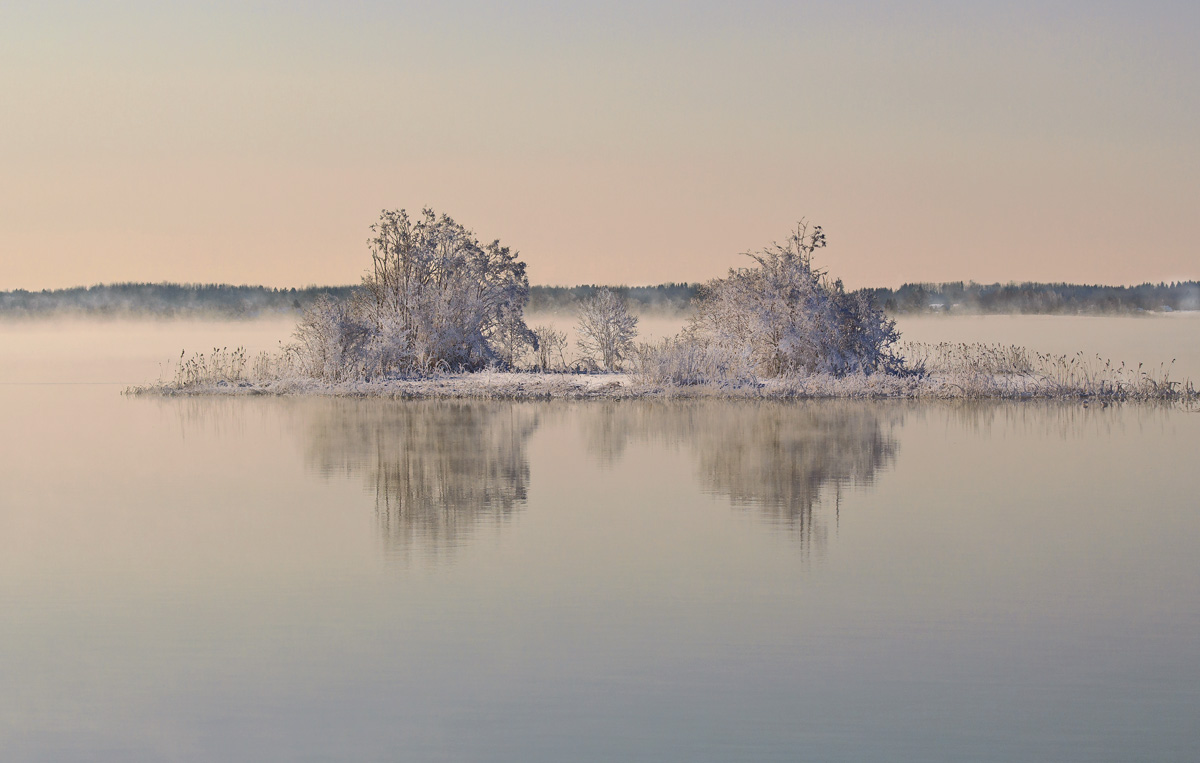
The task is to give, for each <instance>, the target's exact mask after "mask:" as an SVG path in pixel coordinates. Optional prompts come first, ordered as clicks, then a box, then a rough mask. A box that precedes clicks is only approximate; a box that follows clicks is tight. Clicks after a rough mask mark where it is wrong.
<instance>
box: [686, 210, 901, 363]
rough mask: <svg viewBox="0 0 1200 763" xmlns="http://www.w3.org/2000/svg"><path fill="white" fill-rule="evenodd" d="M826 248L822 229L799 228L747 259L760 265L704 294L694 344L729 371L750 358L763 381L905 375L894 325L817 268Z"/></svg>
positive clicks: (864, 298)
mask: <svg viewBox="0 0 1200 763" xmlns="http://www.w3.org/2000/svg"><path fill="white" fill-rule="evenodd" d="M824 246H825V234H824V233H823V232H822V231H821V228H820V226H815V227H813V228H811V229H810V228H809V227H808V225H807V224H806V223H804V222H801V223H799V224H798V225H797V226H796V230H795V232H794V233H792V235H791V236H790V237H789V238H788V239H787V240H786V241H785V242H784V243H783V244H774V245H772V246H771V247H770V248H768V249H764V250H762V251H760V252H756V253H749V254H748V255H747V256H749V257H750V258H751V259H753V260H754V261H755V263H756V266H753V267H749V268H741V269H736V270H730V271H729V275H728V276H727V277H725V278H722V279H718V280H716V281H711V282H709V283H708V284H706V285H705V286H704V287H703V288H702V289H701V292H700V295H699V297H698V298H697V300H696V308H697V312H696V316H695V317H694V318H693V321H692V324H691V326H690V327H689V332H688V335H689V336H690V341H693V342H698V343H699V344H700V345H701V346H703V347H705V348H706V349H707V351H709V352H713V353H716V354H720V355H725V356H726V357H727V358H728V359H729V362H730V363H731V364H733V363H737V362H741V361H742V360H743V359H745V361H746V362H748V363H749V365H750V367H751V368H752V369H753V371H754V372H755V373H756V374H758V375H760V376H780V375H785V374H790V373H804V374H813V373H828V374H833V375H836V376H842V375H845V374H849V373H866V374H869V373H872V372H875V371H893V372H894V371H899V370H901V368H902V366H901V362H900V360H899V359H898V358H897V357H896V356H895V355H894V354H893V353H892V351H891V348H892V345H893V344H894V343H895V342H896V340H897V339H898V338H899V334H898V333H897V332H896V328H895V322H894V321H892V320H890V319H888V318H887V317H886V316H885V315H884V313H883V311H882V310H881V309H879V308H878V307H876V306H875V305H873V304H872V303H871V301H870V298H869V297H867V296H865V295H862V294H847V293H846V291H845V289H844V288H843V287H842V282H841V281H840V280H833V281H831V280H830V279H829V277H828V276H827V275H826V273H825V272H824V271H822V270H819V269H817V268H815V267H814V266H813V263H812V256H813V252H814V251H816V250H817V249H821V248H823V247H824Z"/></svg>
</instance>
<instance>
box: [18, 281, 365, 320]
mask: <svg viewBox="0 0 1200 763" xmlns="http://www.w3.org/2000/svg"><path fill="white" fill-rule="evenodd" d="M357 288H358V287H356V286H309V287H306V288H303V289H272V288H268V287H266V286H230V285H228V284H179V283H115V284H103V285H100V286H87V287H83V286H80V287H76V288H73V289H55V290H53V291H50V290H46V291H25V290H23V289H17V290H16V291H0V316H6V317H23V316H28V317H41V316H55V315H86V316H100V317H103V316H112V317H122V316H137V317H162V318H191V317H197V318H199V317H215V318H259V317H264V316H268V315H273V314H281V315H289V314H294V313H298V312H300V310H302V309H303V308H304V307H305V306H306V305H309V304H312V303H313V302H314V301H316V299H317V297H319V296H321V295H322V294H329V295H331V296H333V297H337V298H345V297H348V296H350V294H351V293H352V292H354V291H355V289H357Z"/></svg>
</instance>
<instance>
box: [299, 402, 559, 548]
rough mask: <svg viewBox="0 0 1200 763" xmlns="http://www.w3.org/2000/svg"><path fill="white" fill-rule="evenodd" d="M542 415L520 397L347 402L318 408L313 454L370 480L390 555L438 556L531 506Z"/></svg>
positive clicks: (310, 430) (312, 423) (320, 464)
mask: <svg viewBox="0 0 1200 763" xmlns="http://www.w3.org/2000/svg"><path fill="white" fill-rule="evenodd" d="M538 420H539V415H538V412H537V409H536V406H534V405H530V404H521V403H492V404H481V403H470V402H456V401H407V402H392V401H378V400H362V401H354V400H351V401H338V402H336V403H335V404H332V405H328V406H322V407H320V408H317V409H316V410H314V411H313V412H312V415H311V417H310V419H309V421H308V422H307V425H306V427H305V429H306V434H307V460H308V463H309V465H310V466H311V467H313V468H315V469H317V470H319V471H321V472H322V473H325V474H329V473H333V472H343V473H346V474H350V475H360V476H361V477H362V478H363V479H364V481H365V484H366V486H367V488H368V489H369V490H373V491H374V493H375V514H376V519H377V522H378V525H379V532H380V535H381V536H382V538H383V540H384V543H385V545H386V547H387V549H388V551H389V552H390V553H392V554H394V555H400V556H403V555H406V554H408V553H409V552H410V551H411V550H413V549H414V547H419V550H420V551H422V552H425V553H430V554H432V555H435V556H436V555H440V554H443V553H445V552H446V551H449V550H451V549H454V548H456V547H458V546H460V545H461V544H462V543H464V542H465V541H466V540H467V539H469V538H470V537H471V535H472V534H473V532H474V530H475V529H476V527H477V526H479V525H480V524H483V523H496V524H501V523H503V522H505V521H506V520H507V519H509V518H510V517H511V516H512V514H513V513H514V512H516V511H518V510H520V509H521V508H522V507H523V506H524V504H525V500H526V494H527V492H528V489H529V459H528V456H527V454H526V442H527V440H528V439H529V436H530V435H531V434H532V433H533V432H534V430H536V429H537V427H538Z"/></svg>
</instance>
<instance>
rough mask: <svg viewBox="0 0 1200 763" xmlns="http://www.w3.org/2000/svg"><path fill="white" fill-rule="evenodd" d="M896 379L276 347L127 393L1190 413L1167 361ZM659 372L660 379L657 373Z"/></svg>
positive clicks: (968, 354)
mask: <svg viewBox="0 0 1200 763" xmlns="http://www.w3.org/2000/svg"><path fill="white" fill-rule="evenodd" d="M901 355H902V357H903V358H904V367H903V371H901V372H898V373H883V372H877V373H873V374H861V373H860V374H846V375H841V376H838V375H833V374H800V373H795V374H785V375H781V376H777V377H772V378H766V379H760V378H755V377H747V376H745V375H742V374H737V375H734V374H730V375H728V376H721V377H718V378H712V377H707V378H706V377H705V375H704V374H702V373H700V371H701V369H705V368H706V367H707V363H705V362H703V359H699V358H686V359H685V360H688V361H689V362H687V363H685V364H683V365H685V366H687V372H686V373H679V367H678V366H676V365H674V364H671V368H670V369H662V368H657V367H653V366H647V365H644V364H643V365H642V366H640V367H638V368H635V370H634V371H633V372H632V373H548V372H538V371H499V370H494V369H492V370H484V371H474V372H458V373H455V372H451V371H449V370H442V371H438V372H434V373H430V374H426V375H421V376H407V377H392V378H382V379H373V380H357V381H343V382H329V381H324V380H318V379H312V378H307V377H306V376H305V375H304V374H303V373H302V366H301V365H300V364H299V363H297V362H296V360H295V359H294V357H292V356H291V355H290V353H288V352H287V351H286V350H285V351H284V352H281V353H274V354H272V353H265V352H264V353H259V354H258V355H256V356H254V357H253V358H251V357H250V356H249V355H248V353H247V352H246V351H245V350H244V349H243V348H240V347H239V348H235V349H233V350H229V349H226V348H216V349H214V350H213V351H212V352H209V353H197V354H194V355H191V356H184V355H181V356H180V358H179V360H178V362H177V363H176V364H175V367H174V371H173V373H172V374H170V375H164V378H162V379H160V380H159V381H158V382H155V383H152V384H148V385H145V386H141V387H133V388H130V389H129V390H127V392H128V393H129V394H156V395H229V394H258V395H261V394H268V395H325V396H337V397H387V398H477V399H530V400H537V399H543V400H545V399H573V400H578V399H595V398H601V399H627V398H777V399H810V398H857V399H884V398H896V399H913V400H916V399H941V400H948V399H970V400H986V399H996V400H1080V401H1084V402H1086V401H1089V400H1095V401H1103V402H1118V401H1147V402H1148V401H1158V402H1182V403H1185V404H1188V405H1195V404H1197V402H1200V392H1198V391H1197V389H1196V387H1195V386H1194V384H1193V383H1192V382H1191V381H1187V380H1185V381H1176V380H1173V379H1171V368H1172V366H1171V365H1170V364H1164V365H1162V366H1160V367H1158V368H1153V369H1147V368H1145V367H1144V366H1142V365H1138V366H1128V365H1126V364H1124V363H1121V364H1114V363H1113V362H1111V361H1108V360H1105V359H1103V358H1099V357H1088V356H1085V355H1084V354H1083V353H1076V354H1075V355H1054V354H1049V353H1039V352H1033V351H1030V350H1028V349H1026V348H1024V347H1019V346H1015V345H989V344H961V343H960V344H953V343H941V344H924V343H908V344H905V345H903V346H902V347H901ZM664 370H667V371H669V372H668V373H662V371H664Z"/></svg>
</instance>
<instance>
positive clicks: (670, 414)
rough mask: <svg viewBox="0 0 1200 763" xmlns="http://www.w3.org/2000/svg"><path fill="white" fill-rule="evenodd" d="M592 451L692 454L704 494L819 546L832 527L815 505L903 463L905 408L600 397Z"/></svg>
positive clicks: (590, 419)
mask: <svg viewBox="0 0 1200 763" xmlns="http://www.w3.org/2000/svg"><path fill="white" fill-rule="evenodd" d="M582 415H583V421H582V422H581V426H582V428H583V432H584V438H585V441H586V443H587V447H588V449H589V451H590V452H591V453H593V455H594V456H595V457H596V458H597V459H598V460H599V461H600V462H601V463H603V464H610V465H611V464H614V463H616V461H617V460H619V459H620V458H621V456H622V454H623V453H624V450H625V448H626V447H627V446H628V444H629V443H631V442H633V441H638V440H641V441H652V442H658V443H661V444H663V445H666V446H670V447H679V446H682V447H685V448H687V449H688V450H690V451H691V452H692V453H694V455H695V458H696V463H697V473H698V479H699V480H700V482H701V485H702V486H703V488H704V489H705V491H706V492H710V493H713V494H716V495H720V496H723V497H725V498H727V499H728V500H729V501H730V502H731V503H732V505H733V506H734V507H736V508H749V509H754V510H755V511H756V512H758V514H759V516H760V517H762V518H764V519H766V520H768V521H770V522H771V523H773V524H777V525H781V526H784V527H786V528H788V529H790V530H792V531H794V532H795V534H796V536H797V539H798V540H799V541H800V542H801V544H802V545H803V546H805V547H812V546H817V547H819V546H821V545H823V544H824V542H825V539H826V537H827V535H828V528H827V524H826V523H825V522H824V521H823V520H821V519H820V518H819V517H818V516H817V513H816V510H817V509H819V508H820V506H821V505H822V499H823V497H825V496H829V494H832V496H831V497H832V498H833V507H832V508H833V512H834V515H835V516H834V521H835V522H836V513H837V511H838V509H839V503H840V492H841V490H842V488H844V487H847V486H866V485H870V484H872V482H873V481H874V479H875V476H876V474H877V473H878V472H879V471H880V470H881V469H885V468H887V467H888V466H889V465H890V464H891V463H892V462H893V461H894V459H895V457H896V452H897V450H898V447H899V445H898V442H897V439H896V437H895V434H894V433H895V430H896V428H897V427H898V426H899V424H900V423H901V421H902V418H903V413H902V409H901V408H900V407H899V406H889V405H878V404H873V403H854V402H848V401H828V400H822V401H804V402H764V401H693V402H672V403H630V402H625V401H618V402H611V403H600V404H596V405H595V406H592V407H590V408H589V409H587V410H585V411H584V412H583V414H582Z"/></svg>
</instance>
